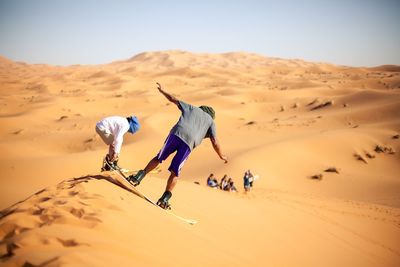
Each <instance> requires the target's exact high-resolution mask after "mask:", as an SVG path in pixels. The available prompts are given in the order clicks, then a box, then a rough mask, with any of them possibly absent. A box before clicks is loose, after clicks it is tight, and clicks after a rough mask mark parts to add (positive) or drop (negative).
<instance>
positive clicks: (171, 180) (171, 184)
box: [165, 172, 178, 192]
mask: <svg viewBox="0 0 400 267" xmlns="http://www.w3.org/2000/svg"><path fill="white" fill-rule="evenodd" d="M177 182H178V177H177V176H176V175H175V173H174V172H171V175H170V176H169V178H168V182H167V186H166V187H165V191H169V192H172V190H173V189H174V187H175V185H176V183H177Z"/></svg>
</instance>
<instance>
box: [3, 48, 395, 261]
mask: <svg viewBox="0 0 400 267" xmlns="http://www.w3.org/2000/svg"><path fill="white" fill-rule="evenodd" d="M156 82H160V83H161V84H162V85H163V86H164V87H165V89H166V90H167V91H168V92H170V93H172V94H174V95H176V96H177V97H178V98H179V99H181V100H184V101H185V102H188V103H191V104H193V105H197V106H199V105H203V104H205V105H210V106H213V107H214V109H215V110H216V125H217V132H218V138H219V141H220V143H221V146H222V150H223V152H224V153H225V154H226V155H227V156H228V157H229V163H228V164H224V163H223V162H222V161H221V160H220V159H219V158H218V156H217V154H216V153H215V152H214V151H213V149H212V146H211V143H210V142H209V140H204V141H203V143H202V145H201V146H199V147H198V148H196V149H195V150H194V151H193V153H192V154H191V155H190V158H189V160H188V161H187V162H186V164H185V166H184V168H183V172H182V175H181V177H180V181H179V183H178V185H177V186H176V188H175V190H174V192H173V194H174V195H173V198H172V199H171V204H172V207H173V211H174V212H176V213H177V214H179V215H181V216H184V217H187V218H191V219H196V220H197V221H198V223H197V224H196V225H189V224H186V223H184V222H182V221H180V220H178V219H177V218H175V217H173V216H170V215H169V214H167V213H165V212H164V211H162V210H160V209H158V208H156V207H154V206H152V205H150V204H149V203H148V202H146V201H144V200H143V199H141V198H140V197H138V196H137V195H135V194H132V193H131V192H130V191H129V190H127V189H128V188H127V187H125V186H121V184H118V183H117V182H116V180H117V177H116V173H113V172H100V168H101V163H102V158H103V157H104V155H105V154H106V152H107V147H106V145H105V144H103V143H102V140H101V139H100V138H99V137H98V136H97V134H96V132H95V130H94V127H95V125H96V122H97V121H99V120H100V119H102V118H104V117H106V116H111V115H120V116H129V115H133V114H134V115H136V116H137V117H138V118H139V120H140V122H141V124H142V128H141V130H140V131H139V132H138V133H137V134H135V135H129V134H127V135H125V139H124V145H123V148H122V153H121V157H120V165H121V166H123V167H125V168H129V169H132V170H138V169H141V168H143V167H144V166H145V164H146V163H147V162H148V161H149V160H150V159H151V158H152V157H153V156H154V155H156V153H157V152H158V151H159V149H160V148H161V146H162V144H163V142H164V139H165V137H166V136H167V134H168V132H169V130H170V128H171V127H172V126H173V125H174V124H175V123H176V121H177V119H178V117H179V115H180V111H179V110H178V109H177V108H176V106H174V105H173V104H170V103H169V102H168V101H167V100H166V99H165V98H164V97H163V96H162V95H161V94H160V93H159V92H158V91H157V89H156ZM0 86H1V90H0V125H1V127H0V148H1V151H2V153H1V155H0V157H1V158H0V169H1V177H0V209H1V210H2V211H1V218H0V240H1V242H0V257H1V260H0V265H4V266H23V265H24V264H26V265H25V266H399V265H400V164H399V163H400V153H399V150H400V139H399V133H400V66H392V65H390V66H389V65H387V66H379V67H375V68H355V67H349V66H337V65H332V64H328V63H313V62H306V61H303V60H300V59H292V60H289V59H280V58H271V57H264V56H260V55H256V54H250V53H242V52H237V53H225V54H195V53H189V52H185V51H161V52H148V53H142V54H139V55H136V56H134V57H132V58H130V59H128V60H121V61H116V62H112V63H110V64H104V65H92V66H91V65H73V66H66V67H64V66H49V65H40V64H36V65H32V64H26V63H21V62H13V61H11V60H8V59H7V58H4V57H0ZM169 162H170V160H168V161H166V162H165V163H163V164H162V165H161V167H160V170H161V172H159V173H156V174H151V175H149V176H148V177H146V178H145V180H144V181H143V182H142V184H141V185H140V186H139V187H138V190H140V191H141V192H143V193H144V194H146V195H148V196H149V197H150V198H151V199H154V200H157V199H158V197H160V195H161V194H162V192H163V191H164V187H165V183H166V179H167V177H168V170H167V169H168V166H169ZM247 169H250V170H251V171H252V172H253V173H256V174H259V176H260V179H258V180H257V181H255V182H254V188H253V189H252V191H251V192H248V193H245V192H244V190H243V174H244V172H245V171H246V170H247ZM329 170H331V171H329ZM210 173H214V174H215V175H216V176H217V177H218V178H221V177H222V176H223V175H224V174H228V175H229V176H231V177H232V178H233V179H234V181H235V183H236V186H237V187H238V189H239V192H237V193H235V192H224V191H221V190H217V189H211V188H209V187H207V186H206V178H207V176H208V175H209V174H210Z"/></svg>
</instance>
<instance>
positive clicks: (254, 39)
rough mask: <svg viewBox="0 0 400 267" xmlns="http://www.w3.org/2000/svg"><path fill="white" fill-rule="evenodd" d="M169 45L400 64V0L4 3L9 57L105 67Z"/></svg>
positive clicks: (0, 36)
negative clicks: (112, 62)
mask: <svg viewBox="0 0 400 267" xmlns="http://www.w3.org/2000/svg"><path fill="white" fill-rule="evenodd" d="M169 49H180V50H187V51H191V52H210V53H221V52H231V51H245V52H254V53H259V54H263V55H265V56H271V57H282V58H301V59H305V60H308V61H318V62H330V63H335V64H341V65H352V66H375V65H383V64H398V65H400V0H298V1H296V0H292V1H289V0H281V1H279V0H276V1H269V0H258V1H257V0H226V1H225V0H199V1H190V0H181V1H179V0H142V1H136V0H131V1H128V0H125V1H123V0H107V1H106V0H65V1H62V0H0V55H3V56H5V57H7V58H10V59H12V60H17V61H24V62H28V63H47V64H55V65H69V64H99V63H108V62H111V61H115V60H120V59H127V58H129V57H131V56H133V55H135V54H138V53H141V52H145V51H158V50H169Z"/></svg>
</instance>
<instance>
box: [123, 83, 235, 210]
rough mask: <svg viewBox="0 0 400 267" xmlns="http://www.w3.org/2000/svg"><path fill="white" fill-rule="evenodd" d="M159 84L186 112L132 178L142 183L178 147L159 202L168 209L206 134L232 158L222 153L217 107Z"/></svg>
mask: <svg viewBox="0 0 400 267" xmlns="http://www.w3.org/2000/svg"><path fill="white" fill-rule="evenodd" d="M157 85H158V87H157V89H158V90H159V91H160V93H162V94H163V95H164V96H165V97H166V98H167V99H168V100H169V101H171V102H172V103H174V104H175V105H177V106H178V108H179V109H180V110H181V112H182V114H181V116H180V118H179V121H178V122H177V123H176V124H175V126H174V127H173V128H172V129H171V131H170V133H169V135H168V136H167V139H166V140H165V142H164V145H163V147H162V148H161V150H160V152H159V153H158V154H157V156H155V157H154V158H153V159H152V160H150V162H149V163H148V164H147V166H146V168H144V170H140V171H139V172H138V173H137V174H136V175H131V176H129V177H128V179H129V180H130V181H131V182H133V183H135V184H136V185H138V184H139V183H140V182H141V180H142V179H143V178H144V177H145V175H146V174H147V173H149V172H150V171H151V170H153V169H154V168H156V167H157V166H158V164H160V163H161V162H162V161H164V160H165V159H166V158H167V157H168V156H169V155H171V154H172V153H174V152H175V151H176V154H175V156H174V158H173V159H172V162H171V165H170V167H169V171H170V172H171V174H170V176H169V178H168V182H167V186H166V188H165V192H164V194H163V195H162V196H161V198H160V199H159V200H158V202H157V205H159V206H160V207H161V208H164V209H168V208H169V207H170V205H169V203H168V200H169V199H170V198H171V196H172V190H173V188H174V187H175V185H176V183H177V181H178V176H179V173H180V170H181V168H182V166H183V165H184V163H185V161H186V159H187V157H188V156H189V154H190V153H191V151H192V150H193V149H194V148H195V147H196V146H198V145H199V144H200V143H201V141H202V140H203V139H204V138H206V137H209V138H210V140H211V144H212V146H213V148H214V150H215V152H216V153H217V154H218V156H219V157H220V159H222V160H223V161H224V162H225V163H227V162H228V159H227V157H226V156H225V155H224V154H222V152H221V148H220V145H219V143H218V140H217V136H216V131H215V124H214V118H215V112H214V110H213V109H212V108H211V107H208V106H200V107H195V106H192V105H189V104H187V103H185V102H183V101H179V100H178V99H176V97H174V96H172V95H171V94H169V93H167V92H166V91H164V90H163V88H162V87H161V85H160V84H159V83H157Z"/></svg>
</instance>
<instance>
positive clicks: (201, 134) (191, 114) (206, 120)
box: [170, 101, 217, 150]
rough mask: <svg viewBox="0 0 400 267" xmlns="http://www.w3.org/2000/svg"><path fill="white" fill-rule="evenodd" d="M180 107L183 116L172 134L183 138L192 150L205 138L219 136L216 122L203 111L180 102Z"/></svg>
mask: <svg viewBox="0 0 400 267" xmlns="http://www.w3.org/2000/svg"><path fill="white" fill-rule="evenodd" d="M178 107H179V109H180V110H181V112H182V114H181V117H180V118H179V121H178V122H177V123H176V124H175V126H174V127H173V128H172V129H171V132H170V134H174V135H176V136H178V137H179V138H181V139H182V140H183V141H184V142H185V143H186V144H187V145H188V146H189V148H190V149H191V150H193V148H195V147H196V146H198V145H200V143H201V141H203V139H204V138H206V137H216V136H217V131H216V129H215V123H214V120H213V119H212V118H211V116H210V115H208V114H207V113H205V112H204V111H203V110H202V109H200V108H198V107H195V106H192V105H190V104H187V103H185V102H183V101H179V102H178Z"/></svg>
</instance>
